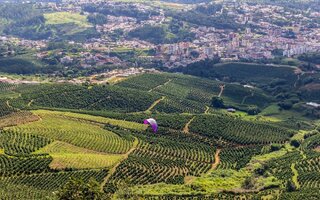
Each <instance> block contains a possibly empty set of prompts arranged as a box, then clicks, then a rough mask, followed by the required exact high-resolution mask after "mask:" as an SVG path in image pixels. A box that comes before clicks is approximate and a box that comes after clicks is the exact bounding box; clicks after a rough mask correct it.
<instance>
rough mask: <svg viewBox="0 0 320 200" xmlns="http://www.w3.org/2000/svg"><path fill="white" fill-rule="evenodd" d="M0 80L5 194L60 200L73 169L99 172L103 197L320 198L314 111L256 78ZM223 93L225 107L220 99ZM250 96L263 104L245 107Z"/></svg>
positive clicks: (0, 179) (80, 174)
mask: <svg viewBox="0 0 320 200" xmlns="http://www.w3.org/2000/svg"><path fill="white" fill-rule="evenodd" d="M239 76H241V74H239ZM222 85H224V87H223V89H222V87H221V86H222ZM0 90H1V94H0V100H1V101H0V102H1V104H0V105H1V107H0V108H1V112H0V114H1V117H0V127H1V133H0V138H1V139H0V163H1V164H0V185H2V186H3V187H1V189H0V194H1V197H3V198H5V199H44V198H50V199H56V198H57V196H56V195H55V194H54V193H55V192H57V191H59V190H60V189H61V187H62V186H63V185H65V184H66V183H67V182H68V180H69V178H70V177H76V178H81V179H83V180H84V181H88V180H89V179H90V178H94V179H95V180H96V181H97V182H98V183H99V186H100V189H101V191H103V193H104V195H106V196H105V198H106V199H109V198H114V199H130V198H132V199H135V198H145V199H154V198H157V199H172V198H177V199H179V198H180V199H199V198H201V199H210V198H225V199H234V198H242V199H262V198H268V199H299V197H300V195H304V197H305V198H306V199H313V198H319V197H320V194H319V193H318V192H317V191H319V186H320V182H319V180H320V176H319V173H320V171H319V164H318V163H319V162H318V161H319V159H320V154H319V150H318V149H319V146H320V140H319V130H318V129H319V128H317V126H319V121H316V120H312V119H310V118H307V117H306V116H303V115H302V114H301V115H300V116H297V118H295V119H292V117H291V114H290V113H289V112H294V111H280V110H278V109H276V108H275V109H274V108H273V110H272V109H271V108H270V107H272V106H273V107H275V105H274V104H275V103H276V99H275V98H274V97H273V96H272V95H271V94H270V93H268V92H266V91H264V90H263V89H261V88H258V87H244V85H241V84H239V83H231V82H222V81H216V80H210V79H206V78H200V77H195V76H190V75H182V74H173V73H149V74H148V73H146V74H141V75H136V76H131V77H129V78H127V79H125V80H122V81H120V82H118V83H116V84H114V85H89V86H88V85H75V84H73V85H72V84H66V83H59V84H58V83H43V84H34V85H22V84H20V85H13V84H3V83H1V84H0ZM218 95H219V96H220V97H221V98H223V99H224V103H225V105H226V107H225V108H215V107H213V105H212V98H213V97H216V96H218ZM252 106H254V107H257V108H259V109H260V110H261V111H262V112H261V113H258V114H256V115H249V114H247V113H246V109H247V108H249V107H252ZM228 107H233V108H236V112H235V113H229V112H227V111H226V108H228ZM297 113H298V112H297ZM148 117H153V118H155V119H156V120H157V122H158V125H159V131H158V132H157V133H153V132H152V131H151V129H150V128H148V127H147V126H145V125H143V123H142V122H143V120H144V119H146V118H148ZM288 185H291V186H292V187H291V186H288ZM292 188H293V189H292ZM310 190H313V191H314V192H310ZM298 192H299V195H298V194H297V193H298Z"/></svg>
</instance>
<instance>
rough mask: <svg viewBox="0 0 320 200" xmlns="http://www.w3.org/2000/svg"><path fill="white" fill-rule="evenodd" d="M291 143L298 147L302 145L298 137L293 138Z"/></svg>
mask: <svg viewBox="0 0 320 200" xmlns="http://www.w3.org/2000/svg"><path fill="white" fill-rule="evenodd" d="M290 144H291V146H294V147H296V148H298V147H299V146H300V142H299V141H298V140H296V139H293V140H291V142H290Z"/></svg>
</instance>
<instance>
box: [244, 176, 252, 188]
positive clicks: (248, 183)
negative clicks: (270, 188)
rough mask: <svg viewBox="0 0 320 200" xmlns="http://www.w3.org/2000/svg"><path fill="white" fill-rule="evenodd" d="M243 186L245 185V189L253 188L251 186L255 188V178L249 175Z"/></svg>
mask: <svg viewBox="0 0 320 200" xmlns="http://www.w3.org/2000/svg"><path fill="white" fill-rule="evenodd" d="M242 187H243V188H244V189H251V188H253V187H254V180H253V178H252V177H247V178H246V179H245V180H244V182H243V184H242Z"/></svg>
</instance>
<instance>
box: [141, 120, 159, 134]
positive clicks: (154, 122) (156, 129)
mask: <svg viewBox="0 0 320 200" xmlns="http://www.w3.org/2000/svg"><path fill="white" fill-rule="evenodd" d="M143 123H144V124H150V126H151V128H152V130H153V132H155V133H156V132H157V131H158V124H157V122H156V120H155V119H153V118H149V119H145V120H144V121H143Z"/></svg>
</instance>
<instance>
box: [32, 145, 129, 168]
mask: <svg viewBox="0 0 320 200" xmlns="http://www.w3.org/2000/svg"><path fill="white" fill-rule="evenodd" d="M43 153H48V154H49V155H50V156H52V158H53V161H52V162H51V163H50V168H52V169H65V168H76V169H90V168H93V169H95V168H108V167H111V166H113V165H114V164H116V163H117V162H119V161H120V160H121V159H122V158H123V156H122V155H121V154H106V153H100V152H96V151H92V150H88V149H85V148H81V147H77V146H74V145H71V144H68V143H65V142H60V141H55V142H53V143H51V144H49V145H47V146H45V147H44V148H42V149H39V150H38V151H36V152H35V154H43Z"/></svg>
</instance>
